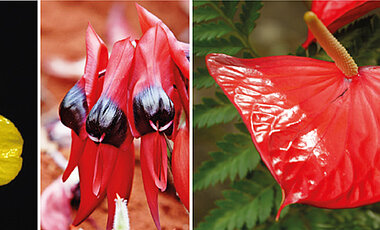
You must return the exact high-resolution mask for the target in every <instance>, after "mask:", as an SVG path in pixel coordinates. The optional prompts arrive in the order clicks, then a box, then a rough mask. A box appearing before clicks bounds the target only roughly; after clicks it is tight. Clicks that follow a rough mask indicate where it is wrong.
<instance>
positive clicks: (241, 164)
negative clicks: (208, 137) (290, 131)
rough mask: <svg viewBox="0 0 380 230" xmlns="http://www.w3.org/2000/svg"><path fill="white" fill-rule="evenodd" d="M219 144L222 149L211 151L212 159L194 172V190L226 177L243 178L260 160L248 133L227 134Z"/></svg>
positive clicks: (221, 180) (213, 183) (232, 178)
mask: <svg viewBox="0 0 380 230" xmlns="http://www.w3.org/2000/svg"><path fill="white" fill-rule="evenodd" d="M217 146H218V147H219V148H220V149H221V151H219V152H212V153H210V155H211V157H212V160H210V161H206V162H203V164H202V165H201V166H200V167H199V168H198V170H197V172H196V173H195V174H194V190H201V189H204V188H206V187H208V186H210V185H215V184H216V183H218V182H223V181H224V180H225V179H226V178H229V179H230V180H231V181H233V180H234V179H235V178H236V177H237V176H239V178H240V179H243V178H244V177H245V176H246V175H247V173H248V172H250V171H252V170H253V169H254V168H256V166H257V164H258V163H259V161H260V157H259V154H258V153H257V151H256V149H255V147H254V145H253V143H252V141H251V138H250V136H248V135H243V134H227V135H226V136H225V137H224V140H223V141H219V142H217Z"/></svg>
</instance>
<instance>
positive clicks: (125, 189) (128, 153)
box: [107, 141, 135, 230]
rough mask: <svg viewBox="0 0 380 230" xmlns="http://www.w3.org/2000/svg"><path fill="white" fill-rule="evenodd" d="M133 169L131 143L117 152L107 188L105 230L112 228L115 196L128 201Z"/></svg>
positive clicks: (133, 160)
mask: <svg viewBox="0 0 380 230" xmlns="http://www.w3.org/2000/svg"><path fill="white" fill-rule="evenodd" d="M134 167H135V154H134V146H133V142H132V141H131V142H130V143H129V145H128V146H127V150H125V151H122V150H120V151H119V153H118V157H117V160H116V165H115V168H114V170H113V172H112V176H111V181H110V183H109V185H108V187H107V201H108V220H107V230H111V229H112V226H113V218H114V215H115V199H116V194H119V196H121V197H123V198H124V199H125V200H127V202H128V201H129V197H130V194H131V190H132V181H133V171H134Z"/></svg>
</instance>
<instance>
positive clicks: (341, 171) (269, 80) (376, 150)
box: [207, 13, 380, 217]
mask: <svg viewBox="0 0 380 230" xmlns="http://www.w3.org/2000/svg"><path fill="white" fill-rule="evenodd" d="M305 20H306V21H307V22H308V25H309V28H311V29H312V31H313V33H314V34H315V35H316V37H317V40H318V41H320V44H321V46H322V47H323V48H324V49H325V50H327V53H328V54H329V55H330V56H331V57H332V58H333V59H334V60H335V63H336V64H334V63H331V62H326V61H321V60H315V59H311V58H305V57H295V56H274V57H264V58H256V59H251V60H245V59H238V58H234V57H230V56H227V55H223V54H210V55H209V56H207V66H208V69H209V71H210V74H211V75H212V76H213V77H214V78H215V80H216V82H217V83H218V84H219V85H220V86H221V88H222V89H223V91H224V93H225V94H226V95H227V96H228V98H229V99H230V100H231V102H232V103H233V104H234V105H235V106H236V108H237V109H238V111H239V113H240V115H241V117H242V118H243V121H244V123H245V124H246V126H247V128H248V130H249V132H250V133H251V136H252V140H253V142H254V144H255V145H256V148H257V149H258V151H259V152H260V155H261V157H262V159H263V161H264V163H265V164H266V165H267V167H268V169H269V170H270V172H271V174H272V175H273V177H274V178H275V179H276V180H277V182H278V183H279V184H280V186H281V188H282V189H283V202H282V206H281V208H280V210H281V209H282V208H283V207H284V206H286V205H288V204H293V203H304V204H311V205H314V206H317V207H323V208H351V207H357V206H361V205H365V204H370V203H374V202H378V201H379V200H380V190H379V189H378V187H379V186H380V180H379V179H378V173H379V170H380V164H379V163H378V162H380V161H379V157H380V131H379V127H380V113H379V112H378V111H380V104H379V103H378V102H379V101H380V67H379V66H365V67H359V68H357V67H356V65H353V64H354V63H353V64H352V63H351V60H350V58H349V57H347V56H346V55H345V54H343V53H344V52H345V53H346V54H347V51H345V50H344V48H343V47H341V46H340V47H339V46H337V47H335V45H336V43H335V42H334V41H333V40H334V39H335V38H334V39H333V37H332V35H331V34H329V35H326V31H327V29H326V28H325V27H324V29H321V27H320V26H321V25H322V23H320V22H318V20H317V19H316V17H315V15H314V16H313V14H312V13H307V14H306V15H305ZM315 29H316V30H317V31H316V32H315ZM319 29H321V30H322V31H323V32H321V31H318V30H319ZM327 33H328V32H327ZM321 34H322V35H321ZM325 35H326V36H327V37H328V39H327V40H328V41H329V42H326V41H325V40H324V38H325V37H324V36H325ZM335 41H336V40H335ZM341 48H343V50H342V49H341ZM347 55H348V54H347ZM343 59H344V61H343ZM355 67H356V68H355ZM279 215H280V211H279V213H278V217H279Z"/></svg>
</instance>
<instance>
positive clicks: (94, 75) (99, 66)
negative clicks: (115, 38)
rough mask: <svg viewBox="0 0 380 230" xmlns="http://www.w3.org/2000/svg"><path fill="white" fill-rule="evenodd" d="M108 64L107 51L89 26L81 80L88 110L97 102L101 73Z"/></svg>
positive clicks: (101, 84) (89, 25) (101, 81)
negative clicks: (82, 79) (83, 80)
mask: <svg viewBox="0 0 380 230" xmlns="http://www.w3.org/2000/svg"><path fill="white" fill-rule="evenodd" d="M107 63H108V50H107V47H106V45H105V44H104V42H103V41H102V39H100V37H99V36H98V35H97V34H96V32H95V30H94V29H93V28H92V26H91V24H90V23H89V24H88V27H87V31H86V65H85V68H84V75H83V78H84V79H85V82H86V83H85V92H86V97H87V104H88V107H89V110H91V108H92V107H93V106H94V104H95V103H96V101H97V100H98V98H99V96H100V93H101V92H102V88H103V78H102V77H101V76H102V73H103V71H104V70H105V69H106V67H107Z"/></svg>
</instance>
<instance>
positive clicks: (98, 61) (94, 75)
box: [59, 24, 108, 181]
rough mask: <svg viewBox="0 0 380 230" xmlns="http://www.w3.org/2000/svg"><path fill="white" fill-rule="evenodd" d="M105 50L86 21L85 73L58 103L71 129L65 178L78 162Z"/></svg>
mask: <svg viewBox="0 0 380 230" xmlns="http://www.w3.org/2000/svg"><path fill="white" fill-rule="evenodd" d="M107 62H108V51H107V47H106V46H105V45H104V43H103V41H102V40H101V39H100V38H99V36H98V35H97V34H96V32H95V31H94V29H93V28H92V27H91V25H90V24H88V27H87V31H86V65H85V70H84V75H83V76H82V78H81V79H80V80H79V81H78V82H77V84H76V85H75V86H74V87H73V88H72V89H71V90H70V91H69V92H68V93H67V95H66V96H65V98H64V99H63V101H62V102H61V105H60V110H59V113H60V118H61V121H62V123H64V124H65V125H66V126H68V127H70V128H71V129H73V131H74V132H75V133H76V134H77V135H75V134H72V135H71V136H72V145H71V153H70V158H69V163H68V165H67V167H66V169H65V172H64V174H63V177H62V180H63V181H66V180H67V178H68V177H69V176H70V174H71V172H72V171H73V169H74V168H75V167H76V166H77V165H78V161H79V159H80V158H81V156H82V151H83V148H84V145H85V141H86V138H87V133H86V130H85V126H84V124H85V119H86V116H87V114H88V111H89V110H90V109H91V108H92V106H93V105H94V104H95V102H96V101H97V100H98V98H99V95H100V92H101V90H102V87H103V79H104V78H103V77H102V75H101V74H100V73H101V72H102V70H104V69H105V68H106V65H107Z"/></svg>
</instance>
